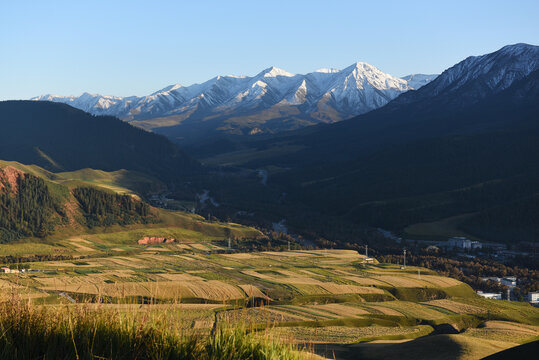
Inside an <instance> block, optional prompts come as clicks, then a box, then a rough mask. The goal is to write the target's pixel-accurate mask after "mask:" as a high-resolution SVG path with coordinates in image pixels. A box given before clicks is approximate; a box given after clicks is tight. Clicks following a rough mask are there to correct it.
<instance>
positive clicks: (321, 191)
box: [0, 44, 539, 242]
mask: <svg viewBox="0 0 539 360" xmlns="http://www.w3.org/2000/svg"><path fill="white" fill-rule="evenodd" d="M369 68H370V67H369V66H368V65H366V64H361V63H359V64H355V65H354V66H352V67H350V68H347V69H345V70H341V71H335V70H324V71H319V72H316V73H313V74H314V75H313V74H308V75H305V76H303V75H292V74H288V73H286V72H284V71H282V70H278V69H275V68H272V69H268V70H267V71H265V72H263V73H261V74H259V75H257V76H255V77H252V78H248V77H238V78H236V77H222V78H216V79H214V80H213V82H212V83H211V84H207V89H206V90H204V91H202V90H201V89H199V90H200V94H203V95H204V96H202V95H201V96H200V98H198V100H196V102H197V103H196V104H195V105H194V106H195V107H196V110H194V111H193V113H192V115H193V114H198V115H201V114H203V113H204V112H203V111H202V110H200V109H201V108H202V107H204V106H203V104H206V105H209V104H211V103H212V101H211V100H212V99H213V100H216V99H217V96H218V95H219V94H221V95H222V97H221V99H225V98H227V96H226V94H224V93H219V92H218V91H217V89H219V88H220V87H219V86H217V84H222V83H223V82H226V81H228V80H230V82H229V84H240V83H242V84H243V83H251V84H252V86H254V87H252V88H251V87H249V89H252V90H253V92H247V93H245V94H244V96H243V97H242V99H241V101H239V104H242V106H243V105H247V104H249V103H250V104H256V105H253V108H252V109H251V110H252V111H253V112H251V113H249V114H256V115H245V118H242V119H243V120H242V121H245V119H251V120H252V121H247V122H246V124H248V125H249V126H255V125H256V124H259V122H256V121H263V120H260V119H262V117H261V114H262V113H263V112H258V113H256V111H258V110H259V109H260V108H263V107H264V106H267V107H266V108H265V109H266V110H265V111H266V112H267V113H271V112H272V111H274V110H275V107H276V106H277V105H275V104H278V103H279V102H280V100H279V102H277V103H272V102H271V101H270V100H271V99H274V97H275V96H274V95H275V94H276V93H277V90H274V89H281V90H282V89H285V87H284V85H283V84H284V83H288V82H291V81H292V80H294V79H295V80H302V79H303V80H302V83H303V82H305V84H307V80H306V79H307V78H309V79H311V80H312V79H316V78H317V77H318V78H320V79H321V78H325V79H329V78H334V79H340V80H339V81H340V82H335V83H334V84H337V83H340V84H344V85H343V86H341V87H339V86H334V87H331V89H332V91H330V93H331V96H330V97H329V98H330V100H328V103H327V104H337V103H339V101H337V99H345V98H346V97H344V95H343V94H345V93H346V94H348V95H349V94H356V95H358V94H363V95H366V94H370V95H373V96H381V95H380V94H381V93H380V92H379V91H378V90H374V89H375V87H374V86H372V84H375V83H376V82H375V81H374V80H372V79H376V78H377V77H376V76H375V75H374V73H373V74H371V75H372V76H369V77H368V78H369V79H370V80H368V81H367V80H365V79H366V78H364V77H363V78H362V76H363V75H364V74H365V72H369V71H368V69H369ZM371 70H372V69H371ZM372 71H373V72H375V71H374V70H372ZM361 74H363V75H361ZM265 75H267V76H265ZM342 78H346V79H347V80H343V79H342ZM357 79H363V80H364V81H366V82H365V83H363V87H362V89H363V90H362V91H361V92H360V91H359V90H358V87H359V85H358V84H359V80H357ZM378 79H383V81H382V80H380V81H381V83H382V84H385V85H384V86H386V88H387V89H390V90H388V93H391V94H393V95H395V96H396V97H395V98H394V99H393V100H391V101H389V99H386V100H385V101H389V102H387V104H386V105H384V106H382V105H380V106H381V107H379V108H377V109H374V110H371V111H369V112H364V113H362V114H361V115H358V116H355V117H352V118H350V119H347V120H343V121H338V122H337V123H334V124H333V123H332V124H325V123H321V124H316V125H314V126H303V125H307V124H302V126H290V128H294V127H301V128H299V129H296V130H292V131H286V132H278V131H277V130H275V129H273V130H271V131H275V132H278V133H276V134H266V135H265V136H231V135H230V134H225V135H223V132H224V133H226V132H227V131H225V130H223V129H221V128H220V127H218V126H217V125H218V124H221V125H220V126H224V125H223V124H229V125H230V124H232V122H233V121H238V123H237V124H240V123H242V122H241V121H239V120H237V119H239V118H240V116H239V115H237V114H238V113H235V114H236V117H235V118H234V117H227V116H229V115H230V114H228V115H227V113H226V111H224V110H223V112H222V113H221V114H213V115H212V116H213V117H211V116H210V115H208V116H210V118H206V119H205V120H200V119H202V118H198V119H199V120H195V118H190V120H185V121H184V122H181V125H182V126H180V127H178V126H176V125H174V126H168V127H161V128H153V129H152V130H153V131H154V132H162V133H166V134H167V135H168V136H169V137H172V138H175V137H177V136H176V135H178V136H180V135H179V134H180V133H181V134H184V135H185V134H187V132H186V131H187V130H189V128H188V127H187V126H186V125H188V124H191V125H193V129H194V128H195V127H196V128H197V131H198V135H202V134H206V135H207V134H209V133H211V132H213V134H216V133H219V132H220V133H221V135H219V137H217V138H208V137H199V138H198V139H199V140H198V142H193V143H191V144H186V146H184V147H183V148H182V149H183V151H185V153H184V152H183V151H182V150H180V149H179V148H178V147H177V146H176V145H174V144H173V143H172V142H171V141H170V140H169V139H167V138H166V137H163V136H160V135H157V134H151V133H148V132H146V131H142V130H140V129H136V128H134V127H132V126H129V124H127V123H126V122H125V121H120V120H118V119H116V118H114V117H111V116H92V115H89V114H85V113H84V112H82V111H80V110H76V109H73V108H72V107H70V106H67V105H65V104H58V103H52V102H39V101H25V102H4V103H0V123H1V125H2V130H3V131H2V133H0V158H3V159H6V160H17V161H21V162H24V163H35V164H40V165H42V166H44V167H47V168H49V169H56V170H58V169H65V170H74V169H80V168H83V167H92V168H97V169H104V170H111V171H112V170H118V169H122V168H125V169H127V170H134V171H137V172H143V173H148V174H150V175H152V176H155V177H158V178H159V179H160V180H162V181H165V182H167V184H170V185H172V186H171V193H170V196H171V197H172V198H174V199H177V200H182V199H183V198H184V196H185V191H187V190H185V189H186V187H184V188H182V187H181V186H177V187H175V186H174V184H178V183H183V184H187V185H186V186H189V189H190V190H189V191H190V196H191V198H193V196H194V195H193V194H198V193H199V191H202V190H204V191H205V194H206V195H207V196H211V197H212V199H214V201H212V204H214V203H215V204H219V206H217V205H215V206H213V205H212V204H209V205H207V206H208V207H209V208H206V209H205V211H206V210H208V211H211V213H212V215H216V216H218V217H221V218H225V217H229V216H230V217H231V218H233V219H234V220H236V221H239V222H242V221H243V222H248V223H253V224H254V223H257V222H258V221H264V220H265V221H270V224H271V221H277V222H278V221H279V220H280V219H283V218H285V219H286V220H287V221H286V223H287V225H288V226H289V228H290V229H292V231H296V232H302V231H305V232H307V231H308V232H310V234H312V235H313V236H322V237H326V238H328V239H335V240H339V239H341V240H342V239H351V241H355V240H354V236H359V235H357V234H360V232H357V231H356V230H358V229H359V228H358V227H362V226H368V227H382V228H384V229H389V230H393V231H399V232H400V231H404V230H405V229H409V228H410V227H411V228H413V227H414V226H416V225H417V224H424V223H428V224H431V223H435V222H444V224H446V223H445V221H449V222H450V223H451V224H452V225H451V226H452V230H451V231H450V232H452V231H453V232H452V234H454V232H458V231H464V232H466V234H469V235H471V236H475V237H476V238H479V239H486V240H491V241H506V242H510V241H535V240H536V239H538V238H539V225H538V223H537V221H536V219H537V216H539V197H538V196H537V194H539V185H538V184H539V165H537V164H539V118H538V115H537V114H539V47H537V46H533V45H527V44H515V45H509V46H505V47H503V48H501V49H500V50H498V51H495V52H493V53H490V54H486V55H481V56H472V57H468V58H466V59H464V60H462V61H461V62H459V63H458V64H456V65H454V66H452V67H450V68H449V69H447V70H445V71H444V72H443V73H442V74H441V75H439V76H438V77H436V78H435V79H434V80H432V81H429V80H430V78H428V77H427V78H426V79H425V78H424V77H422V76H417V75H416V76H412V77H409V78H407V79H406V80H403V79H396V78H391V79H388V78H387V77H379V78H378ZM295 80H294V81H295ZM356 80H357V81H356ZM390 80H391V81H390ZM422 81H423V82H428V83H427V84H426V85H424V86H422V87H420V88H418V89H417V90H414V91H409V90H406V89H405V88H406V87H407V86H408V87H412V85H410V84H412V83H413V82H419V83H420V84H421V82H422ZM320 83H324V84H327V83H328V82H320ZM262 84H266V85H262ZM309 84H310V85H308V86H307V89H309V86H311V87H312V83H311V82H309ZM350 84H353V86H352V85H350ZM367 84H368V85H367ZM202 85H203V84H202ZM202 85H197V86H199V87H202ZM281 85H282V86H281ZM390 85H391V86H390ZM416 86H417V85H416ZM189 88H191V87H189ZM393 88H394V89H393ZM399 88H400V89H401V90H402V91H401V90H397V89H399ZM182 89H183V90H182ZM187 89H188V88H181V87H176V88H175V87H174V86H173V87H170V88H169V89H166V90H165V91H164V92H165V93H167V94H169V95H170V94H171V93H174V94H176V93H182V92H184V93H187V92H188V90H187ZM235 89H236V88H235V87H234V86H232V85H230V86H229V87H227V86H223V87H222V88H221V90H222V91H225V90H226V91H229V93H231V94H232V93H234V91H235ZM256 89H258V90H256ZM292 89H294V88H293V87H292ZM296 89H298V88H296ZM354 89H355V90H354ZM366 89H369V91H367V90H366ZM391 89H393V90H391ZM190 91H193V92H194V88H191V90H190ZM257 91H258V92H257ZM283 91H284V90H283ZM399 91H400V95H399ZM279 94H280V93H279ZM289 94H294V96H292V95H291V96H288V97H286V99H287V105H279V106H278V109H279V110H278V112H279V113H280V116H281V117H279V118H275V117H273V118H271V119H270V120H267V121H265V122H264V126H266V127H267V126H270V125H272V124H274V125H275V126H281V127H279V129H283V128H282V126H285V125H286V124H288V121H290V122H292V123H293V122H297V121H298V117H297V115H294V114H293V113H287V112H286V111H285V110H284V109H291V107H294V106H295V109H296V110H297V111H299V109H307V108H308V106H310V104H311V103H312V102H311V100H309V99H310V98H309V94H312V91H311V92H309V91H307V92H306V93H302V92H298V91H293V92H289ZM301 94H303V95H302V96H299V95H301ZM339 94H340V95H343V96H342V97H340V95H339ZM169 95H167V96H164V95H163V98H162V99H166V98H169V99H171V98H170V97H169ZM210 95H212V96H210ZM348 95H347V96H348ZM393 95H391V96H393ZM397 95H398V96H397ZM283 98H284V97H283ZM283 98H281V99H283ZM155 99H160V95H155ZM249 99H250V100H249ZM356 99H357V102H356V103H354V104H355V105H353V106H351V105H350V104H352V102H348V103H347V102H346V101H344V100H343V102H342V103H339V104H341V105H342V104H344V103H347V104H348V105H350V108H353V107H357V108H361V106H362V104H368V102H361V101H363V100H365V99H366V98H365V96H363V97H362V96H359V95H358V96H357V97H356ZM372 99H374V97H371V103H370V104H374V100H372ZM315 100H316V99H315ZM223 101H224V100H223ZM313 101H314V100H313ZM317 101H318V100H317ZM216 103H217V102H216V101H215V104H216ZM223 103H224V102H223ZM313 103H316V104H317V105H316V106H321V105H320V103H319V102H318V103H317V102H316V101H314V102H313ZM271 104H273V105H271ZM238 106H239V105H238ZM343 108H344V107H343ZM206 109H210V107H207V108H206ZM257 109H258V110H257ZM155 110H156V111H157V110H158V109H157V108H155ZM208 111H209V110H208ZM212 111H213V110H212ZM358 112H361V111H360V110H358ZM207 114H209V112H208V113H207ZM244 114H248V113H247V112H245V113H244ZM198 115H197V116H198ZM141 116H142V115H141ZM249 116H252V118H250V117H249ZM163 119H165V120H166V119H168V120H166V121H172V120H170V117H162V118H153V119H142V118H140V119H131V120H130V122H131V124H137V125H139V126H140V125H141V124H142V123H144V122H148V123H152V122H155V121H165V120H163ZM256 119H258V120H256ZM36 120H38V121H36ZM278 124H284V125H278ZM195 125H196V126H195ZM240 125H241V124H240ZM240 125H238V126H240ZM204 126H206V128H204ZM231 126H232V125H231ZM240 127H241V126H240ZM254 128H255V127H253V128H252V129H254ZM172 130H174V131H177V132H176V133H175V132H173V131H172ZM268 131H270V130H268ZM241 133H242V134H243V133H244V132H241ZM248 133H250V131H249V132H248ZM175 134H176V135H175ZM191 134H195V131H193V132H192V133H191ZM182 136H183V135H182ZM189 155H190V156H191V157H194V158H197V159H199V160H200V161H201V162H202V164H204V165H207V166H205V167H200V166H199V164H197V163H196V162H194V161H192V160H190V158H189ZM213 165H217V166H213ZM261 178H262V181H261ZM191 188H192V189H191ZM189 191H188V192H189ZM209 194H211V195H209ZM241 214H243V215H241ZM455 218H456V219H458V221H456V220H454V219H455ZM268 219H270V220H268ZM448 219H450V220H448ZM429 226H430V225H429ZM412 233H413V232H412ZM413 234H415V233H413ZM446 234H447V233H444V235H446ZM361 236H362V235H361Z"/></svg>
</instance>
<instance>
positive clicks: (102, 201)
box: [73, 187, 156, 228]
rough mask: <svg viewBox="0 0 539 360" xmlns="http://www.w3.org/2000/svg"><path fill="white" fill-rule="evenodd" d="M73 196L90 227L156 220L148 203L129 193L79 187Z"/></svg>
mask: <svg viewBox="0 0 539 360" xmlns="http://www.w3.org/2000/svg"><path fill="white" fill-rule="evenodd" d="M73 196H75V198H76V199H77V201H78V202H79V204H80V208H81V210H82V212H83V215H84V218H85V220H86V225H87V226H88V227H90V228H92V227H95V226H111V225H115V224H119V225H129V224H134V223H143V224H147V223H151V222H155V221H156V219H155V217H154V216H153V215H152V214H151V211H150V206H149V205H148V204H147V203H145V202H142V201H139V200H135V199H134V198H133V197H131V196H129V195H120V194H114V193H108V192H104V191H101V190H97V189H95V188H91V187H79V188H75V189H74V190H73Z"/></svg>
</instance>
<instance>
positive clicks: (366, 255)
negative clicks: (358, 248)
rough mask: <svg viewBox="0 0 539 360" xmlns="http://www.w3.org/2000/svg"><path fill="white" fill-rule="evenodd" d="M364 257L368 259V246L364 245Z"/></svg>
mask: <svg viewBox="0 0 539 360" xmlns="http://www.w3.org/2000/svg"><path fill="white" fill-rule="evenodd" d="M365 257H369V245H367V244H365Z"/></svg>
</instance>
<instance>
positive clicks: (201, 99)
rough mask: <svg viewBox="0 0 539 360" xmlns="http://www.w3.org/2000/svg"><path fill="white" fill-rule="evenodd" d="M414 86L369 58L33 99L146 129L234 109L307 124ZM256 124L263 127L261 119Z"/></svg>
mask: <svg viewBox="0 0 539 360" xmlns="http://www.w3.org/2000/svg"><path fill="white" fill-rule="evenodd" d="M426 82H427V81H424V83H426ZM415 86H417V85H414V87H412V86H410V85H409V84H408V82H407V80H403V79H399V78H397V77H394V76H392V75H389V74H386V73H384V72H382V71H381V70H379V69H378V68H376V67H374V66H372V65H370V64H368V63H365V62H357V63H354V64H352V65H350V66H348V67H346V68H345V69H343V70H337V69H330V68H328V69H320V70H317V71H315V72H312V73H308V74H305V75H302V74H292V73H290V72H288V71H286V70H284V69H280V68H278V67H274V66H272V67H269V68H267V69H264V70H263V71H261V72H260V73H258V74H257V75H255V76H252V77H249V76H216V77H214V78H212V79H210V80H208V81H205V82H203V83H200V84H193V85H190V86H182V85H180V84H173V85H169V86H167V87H165V88H163V89H161V90H158V91H156V92H154V93H152V94H150V95H147V96H143V97H129V98H121V97H114V96H101V95H94V94H88V93H84V94H83V95H81V96H79V97H75V96H66V97H62V96H55V95H44V96H40V97H37V98H34V99H33V100H48V101H57V102H64V103H67V104H69V105H72V106H74V107H77V108H79V109H82V110H84V111H87V112H90V113H93V114H96V115H114V116H117V117H119V118H121V119H124V120H126V121H136V120H144V126H145V127H146V128H149V129H153V128H154V125H152V119H153V118H164V117H172V116H173V117H174V118H175V119H178V120H171V121H170V122H166V123H167V126H169V125H170V124H171V123H172V124H174V121H178V125H179V124H180V123H181V122H183V121H184V120H186V119H189V120H193V121H194V120H201V121H203V120H204V119H206V118H212V119H215V118H223V121H225V120H226V119H225V116H226V117H237V116H238V114H241V116H251V118H252V117H253V116H254V117H256V116H257V114H259V113H260V112H265V111H266V110H270V112H269V113H266V115H264V116H263V119H264V121H271V120H272V119H273V118H272V116H275V117H276V118H282V117H283V116H282V115H281V111H286V112H291V113H293V114H295V115H294V116H295V117H300V118H302V119H304V120H302V122H301V126H305V125H308V124H315V123H318V122H334V121H339V120H342V119H346V118H349V117H352V116H355V115H359V114H363V113H365V112H368V111H371V110H373V109H376V108H378V107H380V106H383V105H385V104H386V103H387V102H389V101H391V100H392V99H394V98H395V97H397V96H398V95H400V94H401V93H403V92H406V91H408V90H411V89H414V88H416V87H415ZM283 107H286V108H287V110H283ZM290 107H295V110H293V111H292V110H290ZM224 114H226V115H224ZM268 114H271V115H268ZM241 116H240V118H241ZM193 121H190V122H191V123H193ZM161 123H162V122H161ZM195 123H196V122H195ZM250 123H253V122H252V121H249V122H248V124H250ZM254 123H256V122H254ZM136 124H139V123H138V122H137V123H136ZM287 124H288V122H287V121H285V120H284V121H283V120H279V121H277V122H276V121H273V125H272V126H273V127H275V128H278V129H280V130H282V129H287V128H288V126H289V125H287ZM292 124H294V123H293V122H292ZM155 126H160V125H159V124H157V123H156V125H155ZM242 126H243V125H242ZM247 126H251V125H247ZM253 126H254V125H253ZM294 126H296V125H294ZM257 129H258V130H260V131H263V127H261V126H260V124H257ZM261 129H262V130H261ZM258 130H257V131H258ZM270 131H274V130H272V129H270Z"/></svg>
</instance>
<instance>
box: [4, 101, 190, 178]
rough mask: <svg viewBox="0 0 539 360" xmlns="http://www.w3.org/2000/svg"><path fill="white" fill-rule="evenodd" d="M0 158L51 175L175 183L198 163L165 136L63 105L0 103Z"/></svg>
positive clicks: (23, 102) (48, 103) (24, 102)
mask: <svg viewBox="0 0 539 360" xmlns="http://www.w3.org/2000/svg"><path fill="white" fill-rule="evenodd" d="M0 126H1V128H2V131H1V132H0V159H2V160H12V161H19V162H21V163H24V164H36V165H39V166H41V167H43V168H45V169H49V170H53V171H59V170H61V171H71V170H78V169H82V168H93V169H101V170H106V171H114V170H119V169H127V170H134V171H140V172H143V173H147V174H150V175H153V176H156V177H158V178H159V179H162V180H164V181H167V182H169V183H170V182H178V181H180V179H182V177H184V176H185V175H187V174H192V173H194V172H197V171H198V170H199V165H198V163H197V162H196V161H194V160H192V159H191V158H190V157H189V156H187V155H185V154H184V153H183V152H182V151H181V150H180V149H179V148H178V147H177V146H176V145H174V144H173V143H171V142H170V141H169V140H168V139H166V138H165V137H163V136H159V135H156V134H152V133H148V132H146V131H144V130H141V129H137V128H135V127H133V126H130V125H129V124H127V123H125V122H123V121H120V120H118V119H117V118H114V117H110V116H93V115H90V114H88V113H85V112H83V111H81V110H78V109H74V108H73V107H71V106H68V105H65V104H58V103H53V102H36V101H4V102H0Z"/></svg>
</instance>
